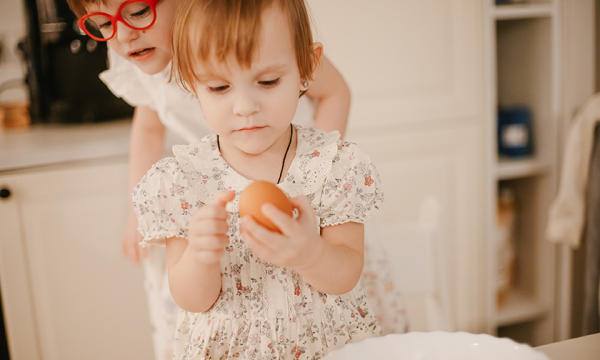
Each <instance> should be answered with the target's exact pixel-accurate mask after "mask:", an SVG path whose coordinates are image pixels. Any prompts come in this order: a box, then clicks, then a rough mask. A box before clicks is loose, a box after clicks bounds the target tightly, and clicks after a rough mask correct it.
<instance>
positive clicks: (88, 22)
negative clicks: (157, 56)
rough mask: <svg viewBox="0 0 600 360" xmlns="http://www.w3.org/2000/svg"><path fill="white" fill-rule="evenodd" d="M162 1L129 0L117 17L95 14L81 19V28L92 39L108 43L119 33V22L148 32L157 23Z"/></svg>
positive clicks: (120, 8) (79, 22) (121, 7)
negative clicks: (157, 5)
mask: <svg viewBox="0 0 600 360" xmlns="http://www.w3.org/2000/svg"><path fill="white" fill-rule="evenodd" d="M159 1H160V0H129V1H127V2H125V3H123V4H122V5H121V6H119V10H117V14H116V15H115V16H112V15H108V14H106V13H102V12H95V13H91V14H87V15H84V16H82V17H81V19H79V21H78V22H77V23H78V24H79V27H80V28H81V29H82V30H83V31H85V33H86V34H88V35H89V36H90V37H91V38H92V39H94V40H98V41H108V40H110V39H112V38H113V37H114V36H115V34H116V33H117V21H120V22H122V23H123V24H125V25H127V26H128V27H130V28H132V29H134V30H146V29H148V28H149V27H150V26H152V25H154V22H155V21H156V4H157V3H158V2H159Z"/></svg>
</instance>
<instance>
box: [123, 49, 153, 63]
mask: <svg viewBox="0 0 600 360" xmlns="http://www.w3.org/2000/svg"><path fill="white" fill-rule="evenodd" d="M155 50H156V48H153V47H152V48H144V49H138V50H134V51H129V52H128V53H127V55H128V56H129V58H130V59H133V60H136V61H144V60H146V59H148V58H150V57H151V56H152V55H154V52H155Z"/></svg>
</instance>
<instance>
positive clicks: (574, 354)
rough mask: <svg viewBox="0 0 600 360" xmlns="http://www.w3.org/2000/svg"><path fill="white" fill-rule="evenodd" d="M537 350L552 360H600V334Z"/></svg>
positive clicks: (557, 343) (560, 342)
mask: <svg viewBox="0 0 600 360" xmlns="http://www.w3.org/2000/svg"><path fill="white" fill-rule="evenodd" d="M535 350H537V351H541V352H543V353H544V354H546V355H547V356H548V357H549V358H550V360H600V334H594V335H588V336H582V337H580V338H575V339H570V340H565V341H559V342H556V343H552V344H548V345H544V346H538V347H536V348H535Z"/></svg>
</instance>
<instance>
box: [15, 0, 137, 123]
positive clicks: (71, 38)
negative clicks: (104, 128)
mask: <svg viewBox="0 0 600 360" xmlns="http://www.w3.org/2000/svg"><path fill="white" fill-rule="evenodd" d="M24 1H25V5H26V10H27V18H28V24H27V29H28V30H27V37H26V39H25V40H24V41H23V42H22V43H21V44H20V48H21V50H22V51H23V55H24V59H25V61H26V63H27V78H26V82H27V84H28V85H29V89H30V99H31V105H30V112H31V118H32V122H36V123H91V122H99V121H106V120H113V119H122V118H125V117H130V116H132V115H133V108H132V107H131V106H129V105H128V104H127V103H126V102H124V101H123V100H122V99H120V98H117V97H115V96H114V95H113V94H112V93H111V92H110V90H108V88H107V87H106V85H104V83H103V82H102V81H101V80H100V79H99V78H98V74H100V73H101V72H102V71H104V70H106V68H107V61H106V51H107V47H106V43H105V42H98V41H95V40H93V39H90V38H89V37H88V36H86V35H84V33H83V32H82V31H81V30H80V29H79V26H78V25H77V19H76V17H75V15H74V14H73V13H72V12H71V10H70V9H69V6H68V4H67V1H66V0H24Z"/></svg>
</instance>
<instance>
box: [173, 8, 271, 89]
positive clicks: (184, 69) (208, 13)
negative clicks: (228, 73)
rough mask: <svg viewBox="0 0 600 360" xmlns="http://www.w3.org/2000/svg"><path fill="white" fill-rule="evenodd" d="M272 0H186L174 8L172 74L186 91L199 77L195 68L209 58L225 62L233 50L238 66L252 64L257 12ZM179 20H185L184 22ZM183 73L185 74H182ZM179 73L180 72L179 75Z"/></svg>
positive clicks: (258, 25)
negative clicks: (197, 1)
mask: <svg viewBox="0 0 600 360" xmlns="http://www.w3.org/2000/svg"><path fill="white" fill-rule="evenodd" d="M271 3H273V0H262V1H260V0H209V1H204V2H203V4H201V5H200V6H198V4H197V3H195V1H187V2H186V3H185V4H180V5H184V6H181V7H180V8H179V9H178V12H179V14H180V15H182V16H176V24H175V26H174V32H173V45H174V56H173V69H174V70H175V72H174V73H173V70H172V74H171V75H172V76H173V75H174V77H175V78H176V79H177V82H178V83H179V84H180V85H181V86H182V87H183V88H184V89H185V90H188V91H193V90H194V89H193V83H194V82H196V81H199V76H198V68H199V67H203V68H210V66H211V60H216V61H217V62H219V63H223V64H225V63H226V61H227V58H228V57H229V55H231V54H233V55H234V56H235V59H236V60H237V62H238V64H239V65H240V66H241V67H242V68H250V67H251V66H252V57H253V56H254V52H255V51H256V49H257V48H258V47H259V46H260V30H261V22H260V20H261V13H262V10H263V8H266V7H267V6H269V5H270V4H271ZM183 24H186V25H185V26H184V25H183ZM183 74H186V75H183ZM182 75H183V76H182Z"/></svg>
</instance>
